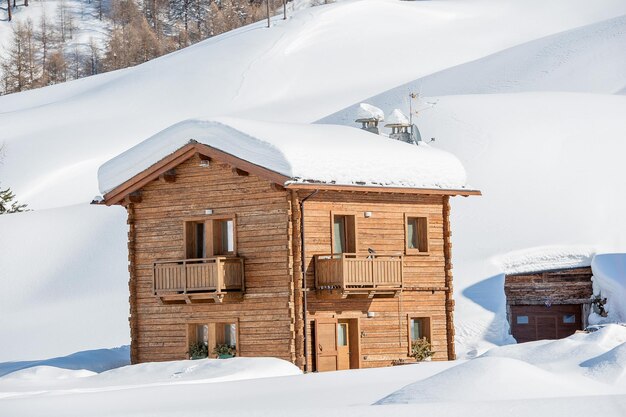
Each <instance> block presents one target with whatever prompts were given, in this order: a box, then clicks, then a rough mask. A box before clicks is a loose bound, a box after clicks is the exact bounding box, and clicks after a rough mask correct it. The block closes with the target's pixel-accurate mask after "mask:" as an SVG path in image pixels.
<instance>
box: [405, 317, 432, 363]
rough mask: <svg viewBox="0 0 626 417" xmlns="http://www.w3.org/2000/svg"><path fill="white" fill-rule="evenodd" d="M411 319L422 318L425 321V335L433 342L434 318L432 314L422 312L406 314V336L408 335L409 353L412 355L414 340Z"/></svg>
mask: <svg viewBox="0 0 626 417" xmlns="http://www.w3.org/2000/svg"><path fill="white" fill-rule="evenodd" d="M411 320H422V321H423V323H424V326H423V329H424V337H425V338H426V340H428V342H429V343H430V344H432V343H433V338H432V335H433V320H432V316H430V315H428V314H421V313H408V314H407V315H406V331H407V332H406V337H407V354H408V355H409V356H410V355H411V343H412V342H413V340H412V339H411Z"/></svg>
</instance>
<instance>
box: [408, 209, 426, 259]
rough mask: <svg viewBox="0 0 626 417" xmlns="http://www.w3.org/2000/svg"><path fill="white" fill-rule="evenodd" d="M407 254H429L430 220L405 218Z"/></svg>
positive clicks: (415, 217)
mask: <svg viewBox="0 0 626 417" xmlns="http://www.w3.org/2000/svg"><path fill="white" fill-rule="evenodd" d="M405 229H406V253H407V254H416V253H428V218H427V217H419V216H409V215H406V216H405Z"/></svg>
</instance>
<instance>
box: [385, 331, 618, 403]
mask: <svg viewBox="0 0 626 417" xmlns="http://www.w3.org/2000/svg"><path fill="white" fill-rule="evenodd" d="M625 352H626V328H625V327H622V326H618V325H611V326H607V327H606V328H603V329H601V330H599V331H597V332H595V333H589V334H585V333H577V334H574V335H572V336H570V337H568V338H566V339H560V340H542V341H538V342H530V343H522V344H517V345H508V346H501V347H497V348H494V349H491V350H489V351H487V352H486V353H485V354H484V355H482V356H481V357H479V358H476V359H473V360H470V361H467V362H465V363H462V364H460V365H459V366H456V367H454V368H451V369H448V370H445V371H443V372H441V373H438V374H436V375H434V376H432V377H430V378H426V379H423V380H420V381H417V382H416V383H414V384H410V385H408V386H406V387H404V388H402V389H400V390H398V391H396V392H394V393H392V394H390V395H388V396H387V397H385V398H383V399H382V400H380V401H379V402H378V403H377V404H415V403H421V402H424V401H501V400H514V399H525V398H548V397H572V396H573V397H578V396H583V395H606V394H611V393H618V392H621V391H623V389H624V387H623V386H622V385H620V384H619V383H618V382H619V381H621V380H622V379H623V375H624V362H623V359H624V358H626V354H625Z"/></svg>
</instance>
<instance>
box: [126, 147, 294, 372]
mask: <svg viewBox="0 0 626 417" xmlns="http://www.w3.org/2000/svg"><path fill="white" fill-rule="evenodd" d="M127 207H128V210H129V223H130V224H131V228H130V235H129V249H130V258H129V259H130V260H131V262H130V265H129V266H130V269H131V280H130V287H131V288H130V290H131V291H130V292H131V303H132V304H133V305H132V307H131V319H130V320H131V330H132V331H131V333H132V348H131V352H132V360H133V362H134V363H137V362H146V361H160V360H175V359H185V358H187V350H188V340H187V332H188V325H189V324H192V323H197V324H201V323H206V322H219V321H220V320H223V321H236V322H238V324H239V329H238V333H239V340H238V348H239V354H241V355H242V356H276V357H279V358H282V359H286V360H289V361H294V360H295V346H294V320H295V319H294V314H295V313H294V302H293V301H294V300H293V283H292V276H293V274H292V253H291V251H292V241H291V228H290V227H291V226H290V219H291V202H290V198H289V195H288V192H287V191H285V190H276V189H274V188H273V187H272V184H271V183H270V182H269V181H265V180H262V179H259V178H258V177H255V176H252V175H240V174H238V173H237V172H235V171H233V170H232V169H231V167H229V166H228V165H223V164H219V163H218V162H217V161H211V164H210V167H208V168H207V167H200V160H199V158H198V157H193V158H191V159H190V160H188V161H187V162H184V163H183V164H181V165H179V166H178V167H177V168H176V179H175V181H174V182H167V181H164V180H162V179H161V180H155V181H153V182H151V183H149V184H148V185H146V186H144V187H143V188H142V190H141V202H136V203H133V204H132V205H129V206H127ZM205 209H212V210H213V214H214V215H232V214H234V215H235V216H236V238H237V252H238V254H239V256H241V257H243V258H244V259H245V287H246V291H245V295H244V297H243V300H242V301H238V302H235V301H233V302H224V303H222V304H214V303H207V304H163V305H162V304H160V303H159V302H158V300H157V297H155V296H154V294H153V292H152V265H153V262H154V261H157V260H168V259H171V260H176V259H184V258H185V250H184V248H185V245H184V241H183V222H184V221H185V219H188V218H199V217H203V216H204V213H205Z"/></svg>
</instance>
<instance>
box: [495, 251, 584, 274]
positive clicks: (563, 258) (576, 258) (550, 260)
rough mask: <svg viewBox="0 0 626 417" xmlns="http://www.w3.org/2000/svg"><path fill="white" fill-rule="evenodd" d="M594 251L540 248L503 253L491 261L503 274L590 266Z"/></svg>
mask: <svg viewBox="0 0 626 417" xmlns="http://www.w3.org/2000/svg"><path fill="white" fill-rule="evenodd" d="M593 255H594V250H593V248H590V247H578V246H542V247H537V248H528V249H522V250H518V251H513V252H509V253H505V254H503V255H499V256H497V257H496V258H495V259H494V260H493V261H494V262H495V263H496V264H497V265H499V266H500V268H501V269H502V271H503V272H504V273H505V274H519V273H524V272H537V271H548V270H552V269H567V268H578V267H584V266H591V260H592V259H593Z"/></svg>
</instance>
